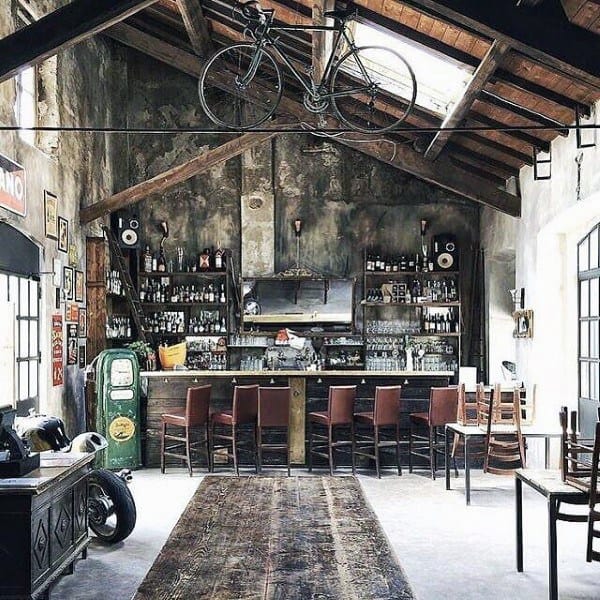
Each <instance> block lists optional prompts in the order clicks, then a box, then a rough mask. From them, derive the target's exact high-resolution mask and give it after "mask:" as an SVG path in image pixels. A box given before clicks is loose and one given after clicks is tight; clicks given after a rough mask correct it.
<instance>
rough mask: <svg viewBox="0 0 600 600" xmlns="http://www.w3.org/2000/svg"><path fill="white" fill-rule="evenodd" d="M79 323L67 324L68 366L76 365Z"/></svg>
mask: <svg viewBox="0 0 600 600" xmlns="http://www.w3.org/2000/svg"><path fill="white" fill-rule="evenodd" d="M77 327H78V325H77V323H68V324H67V365H76V364H77V361H78V356H77V351H78V348H77Z"/></svg>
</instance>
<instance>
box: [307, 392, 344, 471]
mask: <svg viewBox="0 0 600 600" xmlns="http://www.w3.org/2000/svg"><path fill="white" fill-rule="evenodd" d="M355 398H356V386H355V385H346V386H344V385H337V386H330V387H329V399H328V403H327V411H326V412H311V413H308V470H309V471H312V466H313V463H312V457H313V454H314V455H316V456H322V457H324V458H326V459H327V461H328V464H329V473H330V475H333V469H334V450H336V449H345V448H348V447H350V453H351V457H352V469H353V470H354V469H355V465H354V444H355V440H354V414H353V413H354V400H355ZM315 426H322V427H325V428H326V430H327V434H326V435H323V434H317V433H315ZM345 428H349V429H350V439H346V440H337V441H336V440H335V439H334V435H335V433H336V431H339V430H340V429H345ZM315 441H316V442H317V443H316V444H315V443H314V442H315ZM325 449H326V450H327V451H326V452H325V451H324V450H325Z"/></svg>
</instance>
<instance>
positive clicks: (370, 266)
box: [365, 254, 375, 273]
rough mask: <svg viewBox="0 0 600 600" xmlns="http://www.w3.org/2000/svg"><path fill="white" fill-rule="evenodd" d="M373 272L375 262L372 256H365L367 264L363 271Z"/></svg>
mask: <svg viewBox="0 0 600 600" xmlns="http://www.w3.org/2000/svg"><path fill="white" fill-rule="evenodd" d="M374 270H375V261H374V260H373V255H372V254H367V262H366V265H365V271H367V272H369V273H370V272H371V271H374Z"/></svg>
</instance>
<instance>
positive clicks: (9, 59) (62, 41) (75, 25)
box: [0, 0, 156, 82]
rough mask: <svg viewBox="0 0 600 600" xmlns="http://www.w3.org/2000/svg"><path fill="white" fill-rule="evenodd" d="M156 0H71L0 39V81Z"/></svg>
mask: <svg viewBox="0 0 600 600" xmlns="http://www.w3.org/2000/svg"><path fill="white" fill-rule="evenodd" d="M154 2H156V0H73V1H72V2H70V3H69V4H67V5H66V6H63V7H62V8H59V9H57V10H55V11H54V12H51V13H49V14H48V15H46V16H45V17H42V18H41V19H39V20H38V21H36V22H35V23H33V24H31V25H29V26H27V27H23V28H22V29H19V30H18V31H16V32H15V33H13V34H11V35H9V36H7V37H5V38H2V39H0V82H2V81H6V80H7V79H10V78H11V77H14V76H15V75H16V74H17V73H18V72H19V71H20V70H22V69H24V68H26V67H29V66H32V65H37V64H39V63H41V62H42V61H44V60H46V59H47V58H48V57H50V56H53V55H54V54H56V53H57V52H58V51H60V50H63V49H64V48H68V47H69V46H72V45H74V44H76V43H78V42H81V41H82V40H85V39H87V38H89V37H91V36H93V35H94V34H96V33H98V32H100V31H103V30H104V29H107V28H109V27H111V26H112V25H114V24H115V23H118V22H119V21H122V20H123V19H126V18H127V17H130V16H131V15H133V14H134V13H136V12H138V11H140V10H142V9H143V8H146V7H148V6H150V5H151V4H153V3H154Z"/></svg>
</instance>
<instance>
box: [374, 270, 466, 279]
mask: <svg viewBox="0 0 600 600" xmlns="http://www.w3.org/2000/svg"><path fill="white" fill-rule="evenodd" d="M400 275H423V276H425V277H429V276H431V275H459V271H445V270H444V271H365V277H388V278H393V277H398V276H400Z"/></svg>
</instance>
